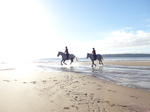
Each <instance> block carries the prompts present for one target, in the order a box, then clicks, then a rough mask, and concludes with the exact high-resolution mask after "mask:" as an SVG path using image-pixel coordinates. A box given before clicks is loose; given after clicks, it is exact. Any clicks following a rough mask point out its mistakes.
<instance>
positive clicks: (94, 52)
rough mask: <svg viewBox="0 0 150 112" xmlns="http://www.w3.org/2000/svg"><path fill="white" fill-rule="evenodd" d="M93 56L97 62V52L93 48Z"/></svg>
mask: <svg viewBox="0 0 150 112" xmlns="http://www.w3.org/2000/svg"><path fill="white" fill-rule="evenodd" d="M92 54H93V56H94V60H96V51H95V48H93V51H92Z"/></svg>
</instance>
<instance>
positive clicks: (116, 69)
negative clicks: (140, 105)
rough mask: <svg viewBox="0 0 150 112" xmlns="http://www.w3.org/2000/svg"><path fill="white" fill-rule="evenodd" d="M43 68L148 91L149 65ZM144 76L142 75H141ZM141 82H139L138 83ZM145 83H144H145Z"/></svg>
mask: <svg viewBox="0 0 150 112" xmlns="http://www.w3.org/2000/svg"><path fill="white" fill-rule="evenodd" d="M39 67H40V68H41V67H42V68H43V69H44V70H49V71H54V72H74V73H81V74H85V75H91V76H93V77H97V78H101V79H104V80H107V81H111V82H114V83H117V84H120V85H124V86H130V87H134V88H139V89H144V90H148V91H150V82H149V79H150V76H149V69H150V66H142V67H141V66H123V65H105V66H96V67H93V68H92V67H90V66H89V65H87V64H85V65H83V63H82V64H81V65H76V66H73V65H72V66H69V65H68V66H54V65H51V64H49V65H42V66H39ZM143 76H144V77H143ZM140 82H141V83H140ZM144 82H145V83H146V84H147V83H148V85H149V86H147V85H145V83H144Z"/></svg>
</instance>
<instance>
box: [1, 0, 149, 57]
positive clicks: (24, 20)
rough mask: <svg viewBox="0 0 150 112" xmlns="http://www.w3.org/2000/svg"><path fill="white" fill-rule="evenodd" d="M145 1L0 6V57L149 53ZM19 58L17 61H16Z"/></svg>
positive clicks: (30, 1) (59, 0)
mask: <svg viewBox="0 0 150 112" xmlns="http://www.w3.org/2000/svg"><path fill="white" fill-rule="evenodd" d="M149 5H150V1H149V0H26V1H25V0H24V1H23V0H22V1H20V0H13V1H11V0H6V1H0V16H1V17H0V24H1V25H0V30H1V33H0V50H1V54H2V55H1V58H10V57H12V58H13V59H14V58H16V59H18V57H24V56H25V57H26V58H40V57H56V56H57V52H58V51H64V50H65V46H68V48H69V52H70V53H71V54H75V55H76V56H77V57H86V53H89V52H92V48H93V47H95V49H96V51H97V54H111V53H150V13H149V11H150V7H149ZM20 59H21V58H20Z"/></svg>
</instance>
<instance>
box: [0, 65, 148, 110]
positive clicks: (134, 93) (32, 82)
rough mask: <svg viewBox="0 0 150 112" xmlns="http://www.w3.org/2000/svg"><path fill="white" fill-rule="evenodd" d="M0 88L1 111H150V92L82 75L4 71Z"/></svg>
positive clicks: (43, 71)
mask: <svg viewBox="0 0 150 112" xmlns="http://www.w3.org/2000/svg"><path fill="white" fill-rule="evenodd" d="M105 64H106V63H105ZM0 85H1V86H0V91H1V92H0V96H1V97H0V101H1V102H0V107H1V108H0V112H150V92H147V91H143V90H138V89H134V88H129V87H124V86H120V85H116V84H114V83H111V82H108V81H105V80H102V79H98V78H96V77H92V76H88V75H83V74H80V73H78V72H77V73H73V72H49V71H45V70H38V69H36V70H34V69H28V70H27V69H26V70H24V69H21V70H2V71H0Z"/></svg>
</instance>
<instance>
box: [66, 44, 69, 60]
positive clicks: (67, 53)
mask: <svg viewBox="0 0 150 112" xmlns="http://www.w3.org/2000/svg"><path fill="white" fill-rule="evenodd" d="M65 53H66V56H67V59H69V52H68V48H67V46H66V50H65Z"/></svg>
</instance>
